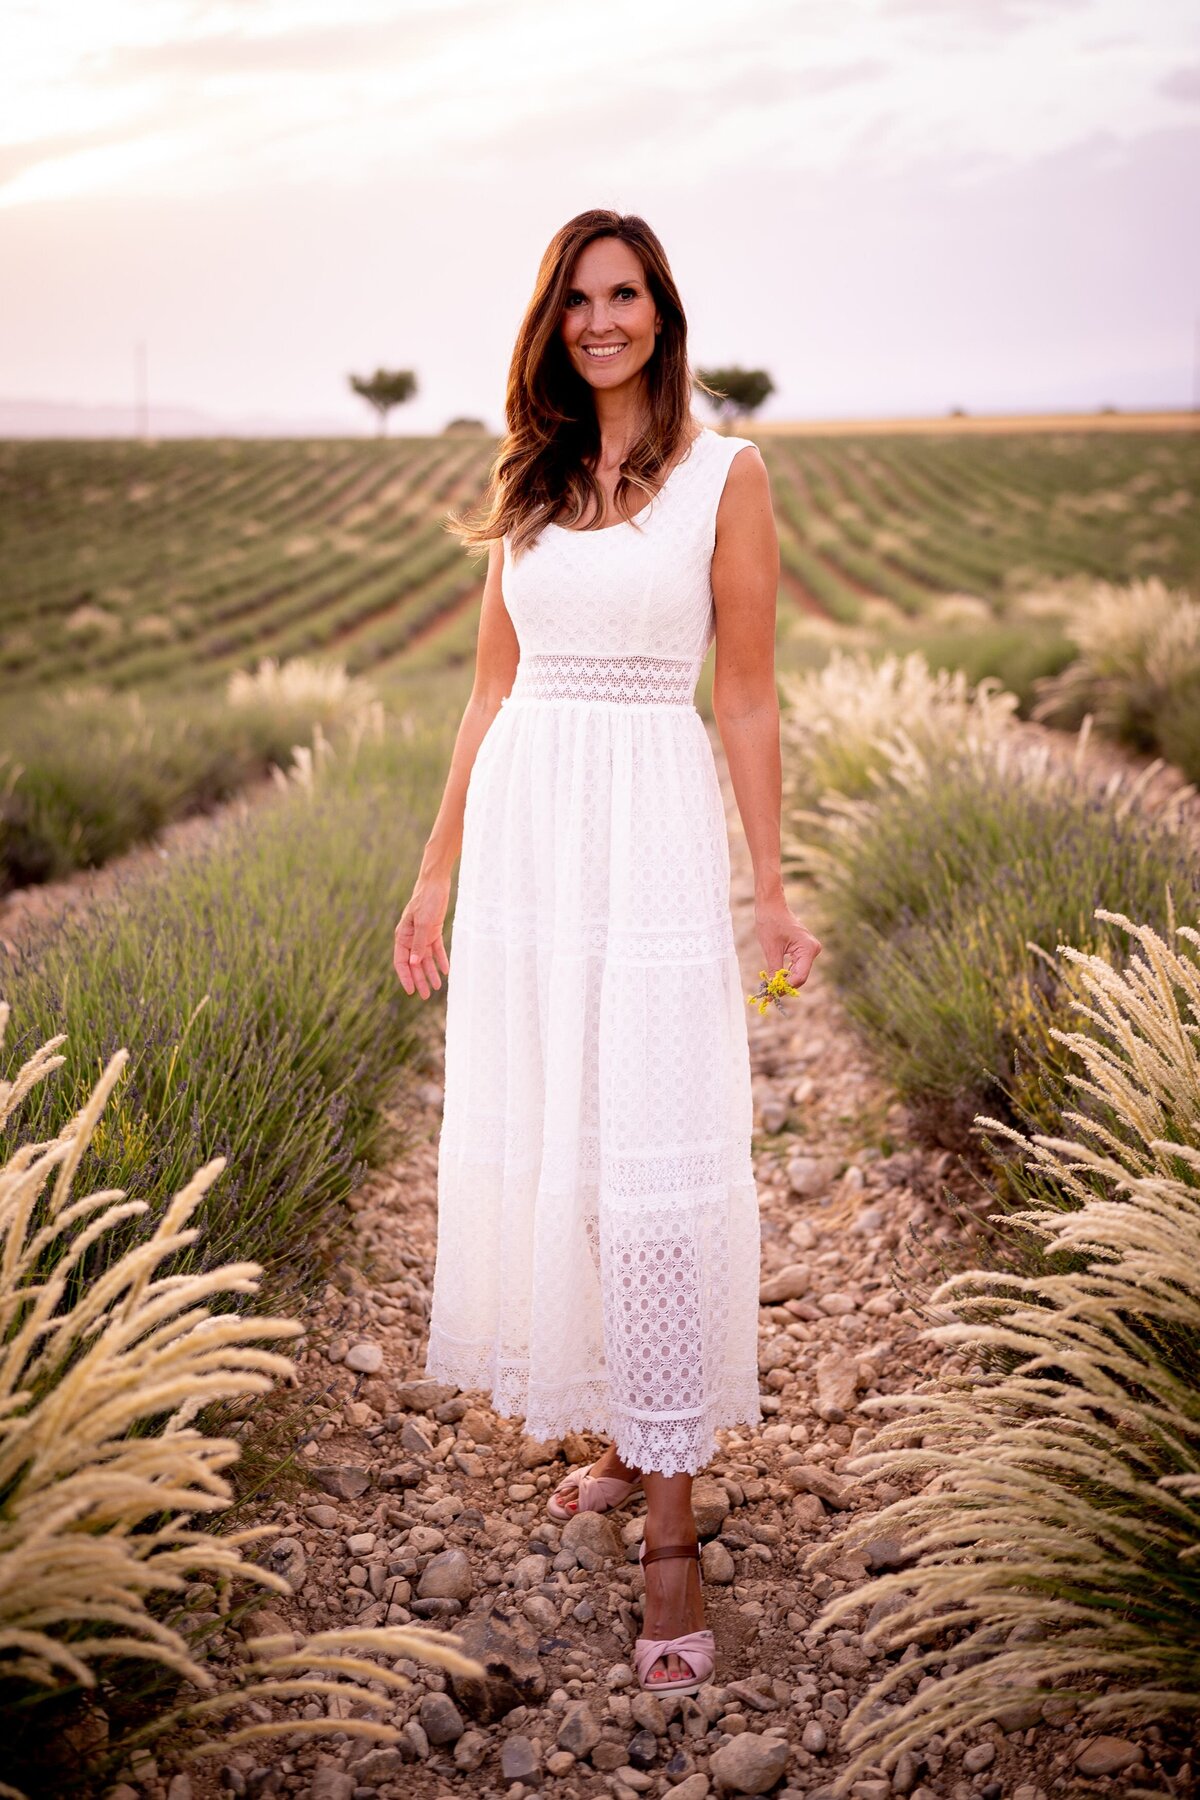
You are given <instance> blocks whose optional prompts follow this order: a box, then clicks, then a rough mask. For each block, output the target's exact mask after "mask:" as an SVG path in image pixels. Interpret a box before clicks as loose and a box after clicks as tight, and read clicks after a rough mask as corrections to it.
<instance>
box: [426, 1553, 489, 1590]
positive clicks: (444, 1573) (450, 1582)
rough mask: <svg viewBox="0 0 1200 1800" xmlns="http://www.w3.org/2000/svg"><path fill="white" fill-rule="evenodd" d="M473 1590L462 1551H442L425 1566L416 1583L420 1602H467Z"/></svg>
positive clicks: (468, 1568)
mask: <svg viewBox="0 0 1200 1800" xmlns="http://www.w3.org/2000/svg"><path fill="white" fill-rule="evenodd" d="M474 1588H475V1579H474V1577H473V1575H472V1574H471V1564H470V1562H469V1561H468V1560H467V1555H466V1552H465V1551H463V1550H442V1551H440V1552H439V1554H438V1555H437V1556H433V1557H431V1558H430V1559H429V1561H428V1562H427V1563H426V1564H425V1568H424V1570H423V1571H422V1574H421V1579H420V1581H419V1582H418V1583H417V1595H418V1598H420V1599H422V1600H462V1601H465V1600H469V1599H470V1598H471V1595H472V1593H473V1592H474Z"/></svg>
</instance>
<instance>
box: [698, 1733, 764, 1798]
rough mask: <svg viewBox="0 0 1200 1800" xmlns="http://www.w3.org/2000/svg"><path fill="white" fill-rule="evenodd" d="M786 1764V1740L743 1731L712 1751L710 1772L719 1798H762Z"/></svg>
mask: <svg viewBox="0 0 1200 1800" xmlns="http://www.w3.org/2000/svg"><path fill="white" fill-rule="evenodd" d="M787 1760H788V1745H787V1741H786V1739H784V1738H777V1737H760V1736H759V1734H758V1733H757V1732H756V1731H742V1732H739V1733H738V1735H737V1737H735V1738H731V1739H730V1741H729V1743H727V1744H722V1746H721V1748H720V1749H719V1750H714V1751H713V1754H712V1759H711V1761H710V1763H709V1768H710V1770H711V1772H712V1776H713V1779H714V1781H715V1782H716V1784H717V1792H718V1793H719V1794H765V1793H768V1792H769V1791H770V1789H771V1788H773V1787H774V1786H775V1783H776V1782H777V1781H778V1780H779V1777H780V1776H781V1775H782V1774H783V1771H784V1769H785V1768H786V1767H787ZM677 1791H678V1790H677Z"/></svg>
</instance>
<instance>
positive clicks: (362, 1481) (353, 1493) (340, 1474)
mask: <svg viewBox="0 0 1200 1800" xmlns="http://www.w3.org/2000/svg"><path fill="white" fill-rule="evenodd" d="M313 1477H314V1479H315V1481H316V1483H317V1486H318V1487H320V1488H324V1490H325V1492H326V1493H327V1494H332V1495H333V1497H334V1499H335V1500H357V1499H358V1498H359V1496H360V1495H362V1494H365V1493H366V1491H367V1489H368V1488H369V1487H370V1485H371V1477H370V1476H369V1475H368V1474H367V1471H366V1470H365V1469H362V1468H359V1467H358V1465H357V1464H356V1463H345V1464H343V1465H342V1466H341V1467H340V1468H330V1469H314V1470H313Z"/></svg>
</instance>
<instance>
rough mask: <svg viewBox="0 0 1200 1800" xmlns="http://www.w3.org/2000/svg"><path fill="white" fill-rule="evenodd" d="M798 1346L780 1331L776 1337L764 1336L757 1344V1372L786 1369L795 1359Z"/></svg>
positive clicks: (767, 1372)
mask: <svg viewBox="0 0 1200 1800" xmlns="http://www.w3.org/2000/svg"><path fill="white" fill-rule="evenodd" d="M797 1348H798V1346H797V1344H796V1343H795V1340H794V1339H792V1338H789V1337H784V1335H783V1333H782V1332H780V1333H779V1334H778V1335H777V1336H776V1337H769V1338H764V1339H763V1341H762V1343H761V1344H760V1345H759V1346H758V1372H759V1374H760V1375H769V1374H770V1372H771V1370H772V1369H788V1368H790V1367H791V1365H792V1363H793V1361H794V1360H795V1356H796V1350H797Z"/></svg>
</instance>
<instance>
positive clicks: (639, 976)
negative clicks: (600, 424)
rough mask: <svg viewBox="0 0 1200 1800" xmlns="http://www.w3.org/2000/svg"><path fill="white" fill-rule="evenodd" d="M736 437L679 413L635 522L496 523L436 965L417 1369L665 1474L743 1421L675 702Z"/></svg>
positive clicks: (718, 1026)
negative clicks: (485, 631) (689, 427)
mask: <svg viewBox="0 0 1200 1800" xmlns="http://www.w3.org/2000/svg"><path fill="white" fill-rule="evenodd" d="M749 442H750V440H749V439H747V438H735V437H723V436H721V435H719V434H718V433H716V432H714V431H712V430H709V429H707V428H703V429H702V430H701V432H700V434H699V435H698V436H697V437H696V438H695V439H694V440H693V442H692V445H691V447H690V449H689V450H688V451H687V452H686V453H685V455H684V457H683V459H682V460H681V461H679V462H677V463H676V464H675V466H674V467H673V468H672V470H671V471H670V473H669V474H668V476H667V479H666V481H665V482H664V483H663V485H662V486H661V487H660V489H659V491H658V493H657V494H656V495H655V497H654V499H653V500H652V501H651V502H650V504H649V505H648V506H646V507H644V508H643V509H642V511H641V512H639V513H637V514H636V515H635V522H634V523H629V522H626V521H622V522H621V523H620V524H617V525H613V526H607V527H604V528H602V529H601V530H599V531H573V530H569V529H567V528H565V527H562V526H557V525H548V526H545V527H543V529H542V531H541V533H540V534H539V536H538V539H537V541H536V542H535V543H534V544H533V545H532V546H531V547H530V548H528V549H527V550H526V551H525V552H524V553H523V554H522V555H520V556H519V557H518V558H516V560H515V561H514V559H513V557H512V554H511V547H510V545H509V543H508V540H507V539H506V540H505V543H504V560H503V593H504V599H505V603H506V605H507V608H508V611H509V614H510V616H511V618H512V621H513V624H514V627H515V629H516V633H517V638H518V642H519V646H520V661H519V666H518V669H517V673H516V678H515V680H514V683H513V687H512V691H511V693H509V694H508V695H507V696H506V698H505V699H504V701H503V702H502V704H501V707H500V710H499V712H498V713H497V715H496V717H495V718H494V719H493V721H492V723H491V725H490V726H489V728H488V730H487V732H486V734H485V736H484V738H483V741H482V743H481V744H480V746H479V749H478V751H477V753H476V758H475V762H474V764H473V766H472V770H471V776H470V781H469V784H468V788H467V796H466V805H465V812H464V818H463V835H462V848H461V853H460V863H459V874H458V889H457V900H456V905H455V910H454V917H453V924H452V942H451V947H450V949H449V957H450V974H449V976H448V977H447V982H446V1014H445V1024H446V1050H445V1088H444V1108H443V1115H442V1124H441V1130H440V1135H439V1141H438V1180H437V1187H438V1225H437V1259H436V1267H435V1274H434V1287H433V1300H432V1309H431V1316H430V1331H429V1344H428V1350H427V1357H426V1363H425V1373H426V1374H427V1375H429V1376H433V1377H435V1378H436V1379H438V1380H440V1381H446V1382H451V1383H453V1384H454V1385H456V1386H457V1387H460V1388H465V1389H472V1388H474V1389H483V1390H488V1391H490V1394H491V1398H492V1403H493V1405H494V1407H495V1409H496V1410H497V1411H498V1412H500V1413H501V1414H504V1415H506V1416H510V1417H511V1416H514V1415H519V1416H523V1417H524V1420H525V1427H526V1430H527V1432H528V1433H529V1435H530V1436H532V1437H533V1438H535V1439H537V1440H538V1441H544V1440H547V1439H551V1438H558V1437H562V1436H564V1435H565V1434H566V1433H567V1432H569V1431H572V1430H591V1431H596V1432H601V1433H603V1434H605V1435H606V1436H608V1437H610V1438H611V1439H612V1440H613V1442H614V1443H615V1445H616V1448H617V1452H618V1454H619V1455H620V1457H621V1459H622V1460H623V1461H624V1462H625V1463H627V1464H629V1465H631V1466H634V1467H637V1468H640V1469H642V1470H650V1471H656V1472H659V1473H661V1474H664V1475H673V1474H678V1473H688V1474H695V1473H696V1472H697V1471H698V1470H699V1469H701V1468H703V1466H704V1465H705V1464H706V1463H707V1462H709V1461H710V1460H711V1459H712V1457H713V1455H714V1454H715V1452H716V1448H717V1445H716V1440H715V1437H714V1433H715V1431H716V1430H717V1429H719V1428H721V1427H723V1426H728V1425H734V1424H737V1423H750V1424H753V1423H757V1422H758V1421H759V1419H760V1418H761V1416H762V1415H761V1409H760V1406H759V1393H758V1366H757V1330H758V1282H759V1251H760V1235H759V1214H758V1198H757V1192H756V1188H755V1182H754V1172H753V1166H752V1162H751V1152H750V1134H751V1124H752V1101H751V1088H750V1054H749V1041H748V1031H747V1021H746V1011H747V1008H746V998H745V990H744V989H743V985H742V980H741V975H740V971H739V967H738V960H737V955H736V952H735V948H734V938H733V924H732V920H731V917H730V909H729V844H728V839H727V836H726V825H725V811H724V806H723V803H722V798H721V790H720V784H719V781H718V778H717V772H716V767H715V763H714V760H713V752H712V745H711V743H710V741H709V737H708V733H707V731H706V729H705V725H704V721H703V719H702V718H701V716H700V714H699V712H698V711H697V709H696V707H695V704H694V701H693V694H694V691H695V686H696V680H697V676H698V674H699V671H700V666H701V663H702V661H703V658H704V655H705V652H706V651H707V649H708V647H709V645H710V644H711V643H712V641H713V638H714V635H715V629H716V621H715V612H714V607H713V594H712V584H711V564H712V554H713V548H714V543H715V534H716V514H717V506H718V503H719V501H720V498H721V494H722V491H723V489H724V485H725V478H726V475H727V472H728V469H729V465H730V463H731V462H732V461H733V458H734V456H735V455H736V454H737V452H738V451H739V450H741V449H743V448H744V447H745V446H746V445H747V444H748V443H749Z"/></svg>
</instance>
